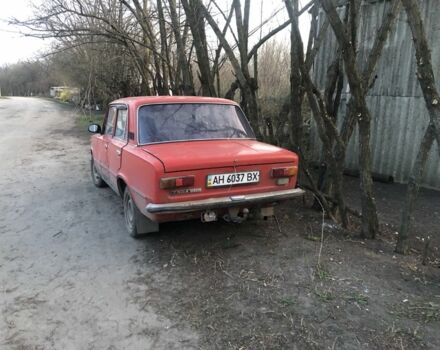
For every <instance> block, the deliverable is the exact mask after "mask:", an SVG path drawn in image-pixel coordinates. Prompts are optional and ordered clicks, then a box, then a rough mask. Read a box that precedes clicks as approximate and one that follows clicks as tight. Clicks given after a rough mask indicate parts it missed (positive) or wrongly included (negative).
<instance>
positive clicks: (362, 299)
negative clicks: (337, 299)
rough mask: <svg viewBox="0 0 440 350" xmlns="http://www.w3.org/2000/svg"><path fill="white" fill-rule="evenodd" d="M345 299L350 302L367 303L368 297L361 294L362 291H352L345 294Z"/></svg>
mask: <svg viewBox="0 0 440 350" xmlns="http://www.w3.org/2000/svg"><path fill="white" fill-rule="evenodd" d="M345 299H346V300H347V301H349V302H352V303H357V304H358V305H367V304H368V298H367V297H366V296H365V295H363V294H362V293H358V292H354V293H351V294H350V295H347V296H346V297H345Z"/></svg>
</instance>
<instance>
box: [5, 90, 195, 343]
mask: <svg viewBox="0 0 440 350" xmlns="http://www.w3.org/2000/svg"><path fill="white" fill-rule="evenodd" d="M74 122H75V121H74V114H73V113H72V111H71V110H70V109H68V108H65V107H63V106H62V105H59V104H57V103H54V102H51V101H47V100H43V99H36V98H10V99H4V100H0V123H1V129H2V132H1V133H0V174H1V177H0V310H1V317H0V348H1V349H15V348H17V349H182V348H194V346H193V345H194V344H196V343H197V335H196V334H194V333H192V332H191V331H189V330H184V329H182V328H183V327H182V326H180V327H179V330H177V329H176V328H175V327H173V326H174V325H175V324H174V323H173V321H172V320H168V319H166V318H164V317H162V316H158V315H157V314H156V313H155V312H154V311H153V310H151V309H150V308H149V307H148V305H146V306H145V307H144V308H142V309H140V307H139V305H138V304H137V303H134V302H133V298H132V293H131V291H130V288H129V287H130V283H129V282H128V281H129V280H130V279H133V278H134V277H135V276H136V274H137V273H138V265H137V264H135V263H133V261H132V260H133V259H134V257H135V256H136V254H137V252H138V251H139V250H144V249H145V244H148V243H146V242H145V241H144V242H143V241H135V240H133V239H131V238H129V236H128V235H127V234H126V233H125V229H124V227H123V220H122V215H121V210H122V208H121V203H120V200H119V199H118V197H117V196H115V195H114V194H113V193H112V192H111V191H110V190H108V189H104V190H103V191H99V190H97V189H96V188H94V187H93V185H92V183H91V181H90V179H89V175H88V171H89V168H88V149H89V148H88V145H87V143H86V142H85V141H84V139H78V138H77V137H76V135H72V134H71V132H70V130H72V128H73V125H74ZM147 269H148V268H147ZM143 272H146V271H143ZM139 288H141V287H137V289H139Z"/></svg>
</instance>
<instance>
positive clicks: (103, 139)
mask: <svg viewBox="0 0 440 350" xmlns="http://www.w3.org/2000/svg"><path fill="white" fill-rule="evenodd" d="M116 111H117V109H116V107H115V106H110V108H109V110H108V112H107V116H106V118H105V121H104V128H103V131H102V135H101V136H99V137H98V140H97V143H96V146H97V147H96V150H94V152H95V154H94V157H95V161H96V163H97V165H98V168H99V173H100V174H101V176H102V178H103V179H104V180H105V181H106V182H107V181H108V180H109V169H108V167H109V164H108V145H109V142H110V141H111V139H112V136H113V132H114V125H115V120H116Z"/></svg>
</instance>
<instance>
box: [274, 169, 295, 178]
mask: <svg viewBox="0 0 440 350" xmlns="http://www.w3.org/2000/svg"><path fill="white" fill-rule="evenodd" d="M297 173H298V167H297V166H289V167H283V168H273V169H272V171H271V174H270V176H271V177H274V178H280V177H292V176H295V175H296V174H297Z"/></svg>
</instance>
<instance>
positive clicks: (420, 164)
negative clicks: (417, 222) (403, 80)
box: [396, 0, 440, 254]
mask: <svg viewBox="0 0 440 350" xmlns="http://www.w3.org/2000/svg"><path fill="white" fill-rule="evenodd" d="M402 3H403V6H404V8H405V12H406V16H407V18H408V24H409V26H410V28H411V33H412V37H413V42H414V47H415V54H416V62H417V77H418V79H419V83H420V87H421V89H422V92H423V97H424V99H425V103H426V108H427V109H428V112H429V118H430V121H429V125H428V127H427V128H426V130H425V134H424V136H423V139H422V141H421V143H420V146H419V151H418V154H417V158H416V160H415V162H414V165H413V168H412V172H411V175H410V178H409V181H408V190H407V194H406V200H405V205H404V208H403V210H402V219H401V223H400V230H399V236H398V241H397V245H396V251H397V252H398V253H402V254H406V253H407V252H408V248H409V238H410V230H411V222H412V213H413V211H414V206H415V202H416V199H417V195H418V192H419V184H420V182H421V180H422V178H423V173H424V170H425V167H426V161H427V159H428V154H429V151H430V150H431V148H432V145H433V143H434V141H435V140H437V145H438V149H439V154H440V95H439V92H438V90H437V86H436V81H435V76H434V70H433V67H432V58H431V50H430V47H429V43H428V39H427V36H426V31H425V28H424V24H423V19H422V15H421V13H420V9H419V5H418V2H417V1H415V0H402Z"/></svg>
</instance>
